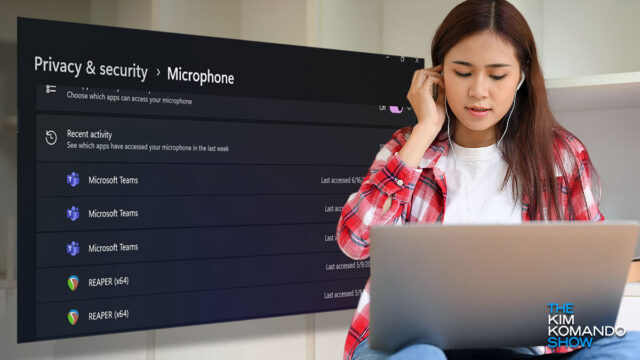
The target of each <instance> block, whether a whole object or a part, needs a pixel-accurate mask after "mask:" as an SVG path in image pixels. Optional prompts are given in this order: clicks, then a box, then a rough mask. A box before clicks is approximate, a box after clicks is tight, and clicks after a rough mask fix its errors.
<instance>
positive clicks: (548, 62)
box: [542, 0, 640, 78]
mask: <svg viewBox="0 0 640 360" xmlns="http://www.w3.org/2000/svg"><path fill="white" fill-rule="evenodd" d="M542 9H543V12H542V20H543V25H542V26H543V28H544V29H545V31H544V35H543V43H544V48H545V54H544V61H543V64H544V67H545V77H547V78H556V77H567V76H576V75H591V74H609V73H620V72H631V71H639V70H640V41H639V40H638V35H640V23H639V22H638V14H640V1H637V0H614V1H607V2H603V1H595V0H562V1H553V0H543V4H542Z"/></svg>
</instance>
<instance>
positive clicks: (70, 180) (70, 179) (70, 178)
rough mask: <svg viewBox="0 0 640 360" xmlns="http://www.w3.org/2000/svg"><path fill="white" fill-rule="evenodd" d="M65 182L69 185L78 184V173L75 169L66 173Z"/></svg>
mask: <svg viewBox="0 0 640 360" xmlns="http://www.w3.org/2000/svg"><path fill="white" fill-rule="evenodd" d="M67 184H69V185H71V187H76V186H78V184H80V175H78V173H77V172H75V171H74V172H72V173H71V174H69V175H67Z"/></svg>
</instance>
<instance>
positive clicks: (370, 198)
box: [336, 127, 422, 260]
mask: <svg viewBox="0 0 640 360" xmlns="http://www.w3.org/2000/svg"><path fill="white" fill-rule="evenodd" d="M410 130H411V128H410V127H406V128H402V129H400V130H397V131H396V132H394V133H393V136H392V138H391V140H389V141H388V142H387V143H386V144H385V145H384V146H383V147H382V148H381V149H380V151H379V152H378V154H377V155H376V157H375V160H374V161H373V164H372V165H371V167H370V168H369V171H368V172H367V175H366V176H365V177H364V178H363V180H362V184H361V186H360V189H359V190H358V191H357V192H355V193H353V194H351V195H350V196H349V198H348V199H347V202H346V204H345V205H344V207H343V208H342V213H341V215H340V219H339V220H338V227H337V231H336V238H337V241H338V246H340V249H341V250H342V251H343V252H344V253H345V254H346V255H347V256H348V257H350V258H352V259H355V260H361V259H366V258H368V257H369V226H371V225H378V224H389V223H396V224H397V223H404V222H405V220H406V216H407V208H408V207H409V205H410V204H409V202H410V200H411V194H412V192H413V190H414V189H415V186H416V182H417V181H418V179H419V178H420V174H421V173H422V169H416V168H412V167H410V166H408V165H407V164H406V163H405V162H404V161H402V160H401V159H400V156H399V155H398V151H400V150H401V149H402V147H403V146H404V144H405V143H406V142H407V139H408V136H409V135H408V134H409V132H410Z"/></svg>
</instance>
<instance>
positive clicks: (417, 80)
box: [398, 65, 445, 168]
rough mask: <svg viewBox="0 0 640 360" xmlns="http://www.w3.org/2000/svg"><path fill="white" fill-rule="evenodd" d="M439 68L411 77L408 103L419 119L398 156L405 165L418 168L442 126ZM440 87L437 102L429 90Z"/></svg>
mask: <svg viewBox="0 0 640 360" xmlns="http://www.w3.org/2000/svg"><path fill="white" fill-rule="evenodd" d="M440 71H442V65H438V66H434V67H432V68H429V69H420V70H416V72H414V73H413V80H411V87H410V88H409V93H408V94H407V99H408V100H409V102H410V103H411V106H412V108H413V111H414V112H415V114H416V116H417V117H418V123H417V124H416V125H414V127H413V130H412V131H411V136H410V137H409V140H407V143H406V144H404V146H403V147H402V149H401V150H400V151H399V152H398V155H399V156H400V158H401V159H402V161H404V162H405V163H406V164H407V165H409V166H411V167H414V168H417V167H418V165H419V164H420V160H422V157H423V156H424V153H425V152H426V151H427V149H428V148H429V146H430V145H431V143H432V142H433V140H434V139H435V138H436V136H437V135H438V132H440V129H441V128H442V125H443V124H444V119H445V112H444V77H443V76H442V75H441V74H440ZM433 84H437V85H438V86H440V88H439V91H438V98H437V99H436V100H433V94H432V92H431V87H432V86H433Z"/></svg>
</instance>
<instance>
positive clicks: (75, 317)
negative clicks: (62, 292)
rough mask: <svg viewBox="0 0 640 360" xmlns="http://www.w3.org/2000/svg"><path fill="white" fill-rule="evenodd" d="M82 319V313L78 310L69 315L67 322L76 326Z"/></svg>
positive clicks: (71, 311) (72, 310)
mask: <svg viewBox="0 0 640 360" xmlns="http://www.w3.org/2000/svg"><path fill="white" fill-rule="evenodd" d="M79 317H80V313H79V312H78V310H76V309H71V310H69V312H68V313H67V320H69V324H71V325H75V324H76V323H77V322H78V318H79Z"/></svg>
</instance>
